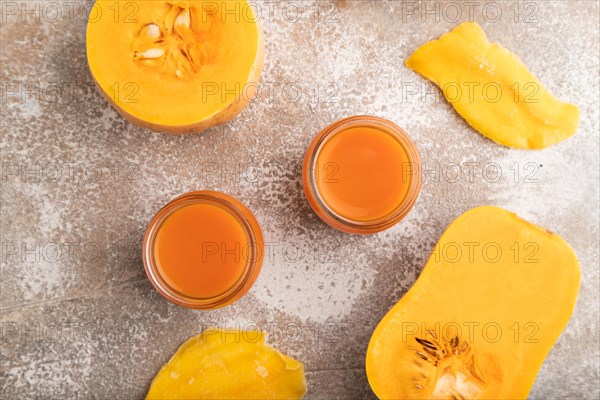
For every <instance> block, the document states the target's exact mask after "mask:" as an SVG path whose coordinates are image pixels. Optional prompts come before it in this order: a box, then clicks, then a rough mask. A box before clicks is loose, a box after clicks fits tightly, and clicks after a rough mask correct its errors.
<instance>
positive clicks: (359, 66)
mask: <svg viewBox="0 0 600 400" xmlns="http://www.w3.org/2000/svg"><path fill="white" fill-rule="evenodd" d="M1 3H2V15H1V17H2V27H1V28H0V35H1V43H0V44H1V53H0V54H1V62H2V72H1V74H2V75H1V76H2V90H3V92H2V93H3V98H2V112H1V117H2V128H1V132H2V139H1V149H2V168H3V169H2V209H1V216H2V225H1V227H2V230H1V232H2V239H1V240H2V269H1V279H0V302H1V304H0V306H1V324H2V325H1V327H2V330H1V334H2V336H1V341H0V349H1V359H0V361H1V364H0V365H1V372H0V397H1V398H3V399H21V398H36V399H37V398H39V399H46V398H57V399H58V398H60V399H63V398H98V399H131V398H142V397H143V396H144V394H145V392H146V390H147V388H148V385H149V382H150V380H151V379H152V377H153V376H154V374H155V373H156V372H157V371H158V369H159V367H160V366H161V365H162V364H163V363H164V362H165V361H166V360H168V358H169V357H170V356H171V354H172V353H173V352H174V351H175V349H176V348H177V347H178V346H179V345H180V344H181V343H182V342H183V341H184V340H185V339H186V338H188V337H189V336H191V335H194V334H196V333H198V332H199V331H200V330H202V329H203V327H207V326H212V325H219V326H223V327H224V326H227V327H236V326H238V327H242V328H244V327H246V328H249V327H250V328H251V327H253V326H255V325H256V324H258V325H259V327H260V328H262V329H264V330H265V331H267V332H268V333H269V334H270V337H271V339H270V342H271V343H272V344H273V345H274V346H276V347H277V348H279V349H280V350H282V351H284V352H286V353H288V354H290V355H292V356H294V357H297V358H298V359H300V360H302V361H303V362H304V363H305V367H306V371H307V380H308V385H309V391H308V396H307V397H308V398H311V399H312V398H314V399H334V398H372V397H374V396H373V394H372V392H371V391H370V389H369V386H368V383H367V380H366V377H365V374H364V362H363V360H364V354H365V350H366V347H367V343H368V340H369V337H370V334H371V332H372V330H373V329H374V327H375V325H376V324H377V322H378V321H379V319H380V318H381V317H382V316H383V315H384V314H385V312H386V311H387V310H388V309H389V308H390V307H391V306H392V305H393V304H394V303H395V302H396V301H397V300H398V299H399V298H400V297H401V296H402V295H403V294H404V293H405V292H406V291H407V290H408V289H409V287H410V286H411V285H412V283H413V282H414V281H415V280H416V278H417V277H418V275H419V272H420V270H421V268H422V267H423V265H424V263H425V261H426V259H427V256H428V249H431V247H432V246H433V245H434V244H435V242H436V241H437V239H438V237H439V236H440V234H441V233H442V232H443V230H444V228H445V227H446V226H447V225H448V224H449V223H450V222H451V221H452V220H453V219H454V218H456V217H457V216H458V215H459V214H460V213H462V212H464V211H466V210H467V209H469V208H471V207H474V206H478V205H482V204H494V205H498V206H502V207H505V208H508V209H510V210H512V211H515V212H517V213H519V214H520V215H521V216H523V217H525V218H527V219H529V220H531V221H533V222H535V223H538V224H540V225H543V226H545V227H547V228H549V229H551V230H553V231H555V232H557V233H559V234H560V235H561V236H563V237H564V238H565V239H566V240H567V241H568V242H569V243H571V245H572V246H573V247H574V249H575V251H576V252H577V255H578V257H579V259H580V262H581V268H582V272H583V274H582V285H581V291H580V294H579V299H578V303H577V307H576V310H575V313H574V316H573V318H572V320H571V321H570V323H569V325H568V327H567V329H566V331H565V332H564V333H563V335H562V336H561V338H560V340H559V341H558V343H557V344H556V346H555V347H554V348H553V350H552V351H551V353H550V355H549V356H548V358H547V360H546V362H545V363H544V365H543V367H542V369H541V371H540V373H539V375H538V378H537V381H536V384H535V386H534V388H533V391H532V392H531V398H534V399H555V398H577V399H584V398H586V399H593V398H598V397H599V395H600V393H599V376H598V368H599V363H598V359H599V353H598V329H597V328H598V325H597V322H598V304H599V298H598V282H599V279H598V241H599V236H598V221H599V213H598V201H599V196H598V180H599V172H598V171H599V162H598V132H599V127H598V120H599V114H598V103H599V100H598V93H599V86H598V74H599V69H598V67H599V63H598V53H599V46H598V33H599V29H598V17H599V10H598V3H597V2H588V1H563V2H560V1H532V2H512V1H511V2H500V1H498V2H491V3H493V4H491V5H486V4H488V3H489V2H481V1H475V2H472V4H473V5H471V6H469V5H467V4H465V3H461V2H450V3H448V2H442V3H429V2H428V3H427V4H426V6H427V7H428V10H433V13H424V14H421V13H420V10H419V8H417V9H416V11H415V13H414V14H413V13H412V12H411V10H413V7H412V6H413V5H414V6H416V7H424V6H423V5H420V6H419V4H417V3H416V2H408V3H404V5H403V4H402V3H400V2H392V1H383V2H375V1H338V2H320V3H318V4H317V3H310V2H300V1H290V2H289V3H290V4H292V5H291V6H290V5H288V6H286V5H285V3H279V2H272V3H271V5H269V4H266V3H257V6H258V7H259V8H261V9H262V10H263V17H262V20H263V25H264V30H265V35H266V59H265V68H264V71H263V75H262V80H263V85H262V87H261V91H260V92H259V95H258V97H257V99H256V100H255V101H254V102H253V103H252V104H251V105H250V106H249V107H248V108H247V109H246V110H245V111H244V112H243V113H242V114H241V115H240V116H239V117H238V118H237V119H235V120H234V121H233V122H231V123H229V124H227V125H224V126H220V127H217V128H214V129H211V130H209V131H207V132H205V133H203V134H200V135H190V136H179V137H171V136H167V135H162V134H155V133H151V132H149V131H146V130H143V129H140V128H138V127H136V126H134V125H132V124H130V123H128V122H126V121H125V120H123V119H122V118H121V117H120V116H119V115H118V114H117V113H116V112H115V111H114V110H113V109H112V108H111V107H110V106H109V105H108V103H107V102H106V101H104V100H103V99H102V98H101V96H100V95H99V94H98V93H97V92H96V90H95V89H94V87H93V85H92V83H91V77H90V74H89V72H88V69H87V65H86V56H85V26H86V17H85V10H84V8H82V3H79V2H75V3H76V4H75V5H74V6H73V7H74V9H73V13H72V14H70V15H69V13H67V12H66V11H67V10H68V7H70V6H68V5H66V3H63V2H53V1H46V2H34V1H30V2H26V3H27V5H28V6H31V7H32V9H34V10H35V4H38V6H39V7H40V8H39V11H37V13H38V14H37V15H35V14H25V15H24V16H23V19H24V20H23V19H22V15H21V14H20V13H18V14H16V15H15V14H13V11H12V10H13V9H12V8H7V7H12V6H7V4H8V3H15V2H9V1H4V0H3V1H2V2H1ZM515 3H516V5H515ZM15 4H20V2H19V3H15ZM83 4H84V5H87V6H88V7H89V6H90V3H89V2H88V3H83ZM436 4H437V6H436ZM449 4H450V5H449ZM452 4H453V5H452ZM56 5H58V6H60V7H58V8H61V9H62V13H58V12H57V10H56V8H57V7H56ZM436 7H437V8H436ZM449 7H450V8H449ZM498 7H500V9H501V13H502V14H501V15H499V14H498V13H497V10H498ZM511 7H512V8H511ZM53 8H54V9H53ZM316 10H319V13H318V14H317V13H315V11H316ZM456 10H458V11H460V12H461V14H462V15H461V18H460V20H467V19H469V17H470V16H469V10H472V19H474V20H475V21H478V22H479V23H480V24H481V25H482V26H483V27H484V29H485V30H486V32H487V33H488V36H489V37H490V38H491V39H492V40H494V41H498V42H500V43H502V44H503V45H504V46H506V47H507V48H509V49H511V50H512V51H513V52H515V53H516V54H518V55H519V56H520V57H521V58H522V59H523V61H524V62H525V64H526V65H527V66H528V67H529V68H530V69H531V70H532V71H533V73H534V74H535V75H536V76H537V77H538V78H539V79H540V80H541V82H543V83H544V85H546V87H547V88H549V89H550V91H551V92H552V93H554V94H555V95H556V96H557V97H559V98H560V99H563V100H565V101H569V102H573V103H576V104H578V105H579V107H580V108H581V125H580V128H579V130H578V132H577V134H576V135H575V136H574V137H573V138H571V139H569V140H568V141H566V142H564V143H560V144H558V145H556V146H554V147H552V148H550V149H547V150H543V151H535V152H534V151H532V152H527V151H519V150H511V149H508V148H505V147H501V146H498V145H496V144H494V143H492V142H491V141H489V140H487V139H485V138H483V137H481V136H480V135H479V134H477V133H476V132H474V131H473V130H472V129H470V128H469V127H468V126H467V125H466V123H465V122H464V121H463V120H462V119H461V118H460V117H458V115H457V114H456V113H455V112H454V111H453V109H452V108H451V106H449V105H448V104H447V103H445V102H444V101H442V99H441V96H440V94H439V92H438V91H437V90H435V89H434V88H433V86H432V85H431V84H429V83H428V82H426V81H425V80H423V79H422V78H420V77H419V76H417V75H416V74H414V73H413V72H411V71H410V70H408V69H407V68H405V67H404V66H403V62H404V60H405V59H406V57H407V56H408V55H409V54H410V53H411V52H412V51H414V50H415V49H416V48H417V47H418V46H419V45H420V44H422V43H424V42H425V41H427V40H430V39H433V38H436V37H438V36H439V35H441V34H442V33H444V32H446V31H447V30H449V29H451V28H452V27H453V26H455V25H456V23H455V22H452V20H453V19H454V18H455V16H456V13H455V11H456ZM515 10H519V13H518V14H515ZM21 11H22V10H21ZM34 12H35V11H34ZM71 15H72V18H71ZM37 17H39V19H38V20H37V21H36V18H37ZM9 84H10V85H12V86H10V87H9V86H7V85H9ZM15 85H16V86H15ZM15 87H16V88H17V89H14V88H15ZM32 88H33V89H32ZM298 89H300V90H298ZM14 90H17V92H18V94H17V95H12V94H10V95H8V94H7V93H9V92H10V93H12V92H13V91H14ZM31 91H33V92H35V93H34V94H31ZM25 92H28V93H29V94H26V93H25ZM5 95H6V96H5ZM436 96H437V98H436ZM353 114H373V115H377V116H381V117H384V118H388V119H390V120H392V121H395V122H396V123H398V124H399V125H400V126H402V127H403V128H404V129H405V130H406V131H407V132H408V133H409V134H410V135H411V136H412V137H413V139H414V140H415V142H416V144H417V146H418V147H419V149H420V151H421V155H422V158H423V161H424V167H425V169H426V170H429V172H428V173H427V176H426V177H425V180H424V185H423V189H422V193H421V196H420V198H419V200H418V202H417V204H416V206H415V208H414V210H413V211H412V212H411V213H410V215H409V216H408V217H407V218H406V219H405V220H404V221H403V222H401V223H400V224H398V225H397V226H395V227H393V228H392V229H390V230H388V231H386V232H383V233H380V234H377V235H373V236H366V237H357V236H349V235H346V234H342V233H340V232H336V231H334V230H333V229H330V228H328V227H327V226H326V225H324V224H323V223H322V222H320V221H319V220H318V218H317V217H316V216H315V215H314V214H313V212H312V211H311V210H310V208H309V206H308V204H307V203H306V201H305V199H304V197H303V194H302V192H301V183H300V170H301V169H300V163H301V159H302V157H303V154H304V151H305V149H306V147H307V146H308V144H309V141H310V140H311V138H312V137H313V135H315V134H316V133H317V132H318V131H319V130H320V129H321V128H322V127H323V126H325V125H326V124H328V123H329V122H331V121H334V120H336V119H338V118H341V117H345V116H349V115H353ZM467 162H475V163H478V167H476V168H475V175H474V177H473V179H470V178H469V176H467V175H464V174H463V175H461V176H459V178H458V180H456V177H455V176H454V175H452V174H451V172H452V171H449V170H448V169H447V167H448V166H451V165H454V164H459V165H461V166H463V168H464V167H465V165H466V164H465V163H467ZM488 162H496V163H498V165H500V167H501V170H502V177H501V179H500V180H499V181H497V182H492V180H493V179H490V177H489V176H484V175H483V174H482V171H483V166H484V165H485V164H486V163H488ZM515 163H519V164H518V166H517V167H515ZM528 163H530V164H528ZM445 167H446V169H445ZM511 167H512V169H511ZM14 168H17V169H16V170H15V169H14ZM36 168H37V172H36ZM452 168H453V167H452ZM215 170H216V172H214V171H215ZM515 170H516V171H518V172H519V173H518V175H515ZM435 171H437V172H435ZM444 171H446V172H444ZM530 173H531V174H533V175H532V176H529V178H530V179H526V178H527V176H528V174H530ZM197 189H213V190H221V191H225V192H227V193H229V194H231V195H233V196H236V197H238V198H239V199H241V200H243V201H244V202H245V203H246V204H247V205H248V206H249V208H250V209H252V210H253V212H254V213H255V214H256V217H257V218H258V220H259V221H260V223H261V225H262V227H263V230H264V234H265V240H266V241H267V242H268V243H269V244H270V246H271V249H272V250H273V251H272V253H271V255H270V256H269V257H268V259H267V261H266V262H265V265H264V267H263V272H262V274H261V275H260V277H259V279H258V281H257V283H256V285H255V287H254V288H253V289H252V290H251V292H250V293H249V294H248V295H246V296H245V297H244V298H243V299H242V300H240V301H239V302H237V303H235V304H234V305H232V306H230V307H227V308H225V309H222V310H217V311H211V312H199V311H193V310H187V309H183V308H180V307H177V306H175V305H172V304H170V303H168V302H167V301H165V300H163V298H161V297H160V296H159V295H158V294H157V293H156V292H155V291H154V290H153V288H152V287H151V285H150V283H149V282H148V281H147V279H146V277H145V274H144V271H143V267H142V264H141V260H140V244H141V240H142V234H143V232H144V229H145V227H146V224H147V223H148V221H149V220H150V218H151V217H152V216H153V214H154V213H155V212H156V211H157V210H158V209H159V208H160V207H161V206H162V205H163V204H165V203H166V202H168V201H169V200H170V199H171V198H173V197H175V196H177V195H179V194H181V193H184V192H187V191H190V190H197ZM253 324H254V325H253Z"/></svg>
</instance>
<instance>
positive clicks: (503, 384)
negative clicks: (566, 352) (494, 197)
mask: <svg viewBox="0 0 600 400" xmlns="http://www.w3.org/2000/svg"><path fill="white" fill-rule="evenodd" d="M579 278H580V270H579V264H578V262H577V258H576V256H575V254H574V252H573V250H572V249H571V247H570V246H569V245H568V244H567V242H565V241H564V240H563V239H561V238H560V237H559V236H558V235H556V234H554V233H552V232H548V231H547V230H545V229H543V228H540V227H538V226H535V225H533V224H530V223H529V222H526V221H524V220H522V219H521V218H519V217H517V216H516V215H515V214H513V213H510V212H508V211H506V210H504V209H501V208H497V207H489V206H486V207H479V208H475V209H472V210H470V211H467V212H466V213H464V214H463V215H461V216H460V217H458V218H457V219H456V220H455V221H454V222H453V223H452V224H450V226H449V227H448V229H447V230H446V232H444V234H443V235H442V237H441V238H440V240H439V242H438V244H437V246H436V248H435V250H434V251H433V254H432V255H431V257H430V258H429V261H428V262H427V265H426V266H425V269H424V270H423V272H422V273H421V276H420V277H419V279H418V280H417V281H416V282H415V284H414V286H413V287H412V288H411V289H410V290H409V291H408V293H406V295H404V297H403V298H402V299H401V300H400V301H399V302H398V303H397V304H396V305H395V306H394V307H393V308H392V309H391V310H390V311H389V312H388V313H387V315H386V316H385V317H384V318H383V319H382V320H381V322H380V323H379V325H378V326H377V328H376V329H375V332H374V333H373V335H372V337H371V341H370V343H369V348H368V350H367V357H366V370H367V377H368V380H369V383H370V385H371V387H372V389H373V391H374V392H375V394H376V395H377V396H378V397H379V398H381V399H496V400H497V399H525V398H527V394H528V393H529V391H530V389H531V386H532V385H533V382H534V380H535V377H536V375H537V373H538V370H539V369H540V367H541V365H542V362H543V361H544V358H545V357H546V355H547V354H548V352H549V351H550V349H551V348H552V346H553V344H554V342H555V341H556V340H557V338H558V337H559V335H560V333H561V332H562V330H563V329H564V327H565V325H566V324H567V322H568V321H569V318H570V316H571V313H572V311H573V307H574V305H575V300H576V298H577V293H578V290H579Z"/></svg>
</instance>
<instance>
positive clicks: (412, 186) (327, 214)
mask: <svg viewBox="0 0 600 400" xmlns="http://www.w3.org/2000/svg"><path fill="white" fill-rule="evenodd" d="M361 126H362V127H369V128H375V129H377V130H379V131H382V132H384V133H386V134H388V135H390V136H392V137H393V138H394V139H395V140H396V141H397V142H398V143H399V144H400V146H401V147H402V148H403V150H404V152H405V153H406V155H407V157H408V162H409V163H411V164H412V165H414V166H415V167H416V170H415V171H414V174H410V175H409V179H408V181H409V189H408V191H407V193H406V195H405V197H404V198H403V199H402V201H400V202H399V203H398V205H397V206H396V207H395V208H394V210H392V211H391V212H390V213H388V214H387V215H385V216H383V217H381V218H378V219H375V220H370V221H359V220H353V219H351V218H348V217H346V216H343V215H341V214H340V213H338V212H335V211H334V210H333V209H332V208H331V207H330V206H329V205H328V204H327V202H326V201H325V200H324V199H323V197H322V196H321V193H320V192H319V189H318V187H317V183H316V182H317V180H316V173H315V169H316V167H317V159H318V157H319V154H320V153H321V151H322V150H323V148H324V147H325V146H326V144H327V143H328V141H329V140H330V139H331V138H332V137H333V136H335V135H337V134H339V133H341V132H344V131H345V130H347V129H350V128H356V127H361ZM303 175H304V179H303V183H304V187H305V192H306V194H307V197H308V196H309V197H312V200H313V201H314V203H313V202H311V201H309V203H310V205H311V207H312V208H313V209H314V210H315V211H316V212H317V214H318V215H319V216H320V217H321V218H322V219H324V221H325V222H326V223H328V224H329V225H331V226H333V227H334V228H337V229H340V230H342V231H345V232H348V233H375V232H380V231H382V230H385V229H387V228H389V227H391V226H393V225H395V224H396V223H398V222H399V221H400V220H402V219H403V218H404V217H405V216H406V215H407V214H408V212H409V211H410V210H411V209H412V207H413V206H414V204H415V203H416V201H417V198H418V196H419V192H420V188H421V157H420V155H419V151H418V150H417V147H416V145H415V144H414V142H413V141H412V140H411V139H410V137H409V136H408V134H407V133H406V132H405V131H404V130H403V129H402V128H400V127H399V126H398V125H396V124H395V123H393V122H391V121H389V120H386V119H383V118H380V117H375V116H370V115H356V116H352V117H348V118H343V119H341V120H338V121H336V122H334V123H332V124H330V125H329V126H327V127H325V129H323V130H322V131H321V132H319V134H318V135H317V136H316V137H315V138H314V140H313V142H312V143H311V145H310V147H309V150H308V152H307V154H306V157H305V163H304V168H303Z"/></svg>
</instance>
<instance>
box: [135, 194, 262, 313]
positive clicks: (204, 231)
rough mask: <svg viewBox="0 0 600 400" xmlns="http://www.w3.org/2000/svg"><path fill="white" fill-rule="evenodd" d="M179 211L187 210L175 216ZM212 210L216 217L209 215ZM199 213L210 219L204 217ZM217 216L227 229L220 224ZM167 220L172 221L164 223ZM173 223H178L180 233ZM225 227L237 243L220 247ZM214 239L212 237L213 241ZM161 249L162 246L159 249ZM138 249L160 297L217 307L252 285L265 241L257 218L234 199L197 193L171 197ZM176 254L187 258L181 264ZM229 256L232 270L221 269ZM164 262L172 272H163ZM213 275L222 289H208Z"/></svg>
mask: <svg viewBox="0 0 600 400" xmlns="http://www.w3.org/2000/svg"><path fill="white" fill-rule="evenodd" d="M193 208H197V210H199V212H200V213H201V214H197V215H196V216H194V214H193V212H196V211H195V210H194V209H193ZM181 212H185V213H188V214H187V215H183V214H180V215H179V216H178V217H174V216H176V215H178V213H181ZM205 213H208V214H205ZM213 214H214V216H215V218H212V217H211V216H212V215H213ZM203 215H207V216H209V217H211V218H206V219H204V218H203V217H202V216H203ZM170 217H171V218H172V219H171V220H169V218H170ZM194 218H200V220H194ZM220 219H221V220H222V221H223V222H224V224H223V225H225V227H223V226H218V225H219V223H218V222H219V220H220ZM166 221H170V222H168V223H167V224H165V222H166ZM177 224H180V226H181V229H180V231H178V229H179V228H178V225H177ZM228 229H229V231H231V232H235V235H237V238H236V239H232V240H235V241H236V243H234V245H235V246H234V247H232V246H229V248H228V249H227V248H221V249H219V245H220V244H221V243H222V244H223V245H224V246H225V243H224V240H223V238H225V239H226V240H227V236H226V235H227V234H228V231H227V230H228ZM161 232H162V233H161ZM194 232H196V233H199V234H200V235H199V236H198V238H194ZM215 232H220V233H219V235H220V236H214V235H215V234H216V233H215ZM167 234H168V236H165V235H167ZM160 235H162V236H160ZM223 235H225V236H223ZM200 236H201V237H202V238H201V239H200ZM213 237H214V240H212V239H211V238H213ZM207 238H208V239H210V240H207ZM240 242H243V243H240ZM209 244H210V246H208V245H209ZM238 245H239V246H238ZM165 246H171V247H172V248H171V249H169V248H167V247H165ZM178 246H187V247H178ZM161 247H164V249H162V250H161ZM232 248H233V249H234V250H232ZM142 249H143V253H142V258H143V262H144V268H145V270H146V274H147V275H148V279H150V282H151V283H152V285H153V286H154V287H155V288H156V290H157V291H158V292H159V293H160V294H161V295H162V296H164V297H165V298H166V299H167V300H169V301H171V302H173V303H175V304H178V305H180V306H184V307H188V308H195V309H215V308H220V307H223V306H226V305H228V304H231V303H233V302H234V301H236V300H238V299H239V298H240V297H242V296H243V295H244V294H245V293H246V292H248V290H249V289H250V287H251V286H252V285H253V284H254V282H255V281H256V278H257V277H258V274H259V272H260V269H261V265H262V260H263V252H264V241H263V235H262V232H261V229H260V226H259V225H258V222H257V221H256V218H255V217H254V215H252V213H251V212H250V210H249V209H248V208H246V206H244V205H243V204H242V203H240V202H239V201H238V200H236V199H234V198H233V197H231V196H228V195H226V194H224V193H219V192H213V191H197V192H190V193H187V194H184V195H181V196H179V197H177V198H175V199H174V200H172V201H171V202H169V203H168V204H167V205H165V206H164V207H163V208H162V209H161V210H160V211H158V213H157V214H156V215H155V216H154V218H153V219H152V221H151V222H150V224H149V226H148V229H147V230H146V234H145V236H144V241H143V245H142ZM186 250H189V251H186ZM209 250H210V251H209ZM169 251H170V253H169ZM221 251H222V253H221ZM169 254H170V257H171V258H172V260H171V261H169V262H167V261H168V260H169V258H168V256H166V255H169ZM180 256H181V257H184V258H185V257H188V258H187V259H186V260H185V261H187V262H180V263H179V262H178V261H181V260H182V258H180ZM232 256H233V257H234V267H235V272H229V271H227V270H223V269H221V270H219V269H218V268H223V266H224V265H225V264H222V262H223V261H227V260H228V257H229V259H230V258H231V257H232ZM200 257H201V258H202V260H200ZM211 257H212V258H211ZM161 259H163V261H161ZM161 263H165V265H162V264H161ZM166 264H170V266H169V268H171V272H170V273H167V272H166V271H167V266H166ZM229 264H231V262H229ZM226 267H231V265H227V266H226ZM213 268H214V269H213ZM202 271H205V272H202ZM186 274H187V275H186ZM214 274H217V275H214ZM215 277H216V278H218V280H219V282H220V284H219V285H220V286H222V288H217V289H214V288H210V285H211V284H212V283H211V279H212V278H215ZM170 282H175V283H177V284H173V283H170ZM223 282H225V283H223ZM177 286H179V287H177ZM182 287H185V288H186V290H182V289H181V288H182ZM201 288H210V290H208V291H207V290H205V289H201ZM213 289H214V290H217V292H215V291H214V290H213ZM221 289H222V290H221ZM203 291H204V292H205V293H206V294H205V295H204V294H202V292H203ZM186 292H187V293H186ZM192 292H195V293H192Z"/></svg>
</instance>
